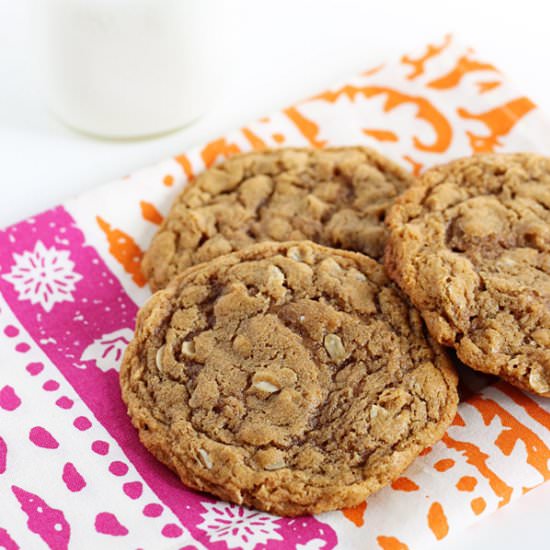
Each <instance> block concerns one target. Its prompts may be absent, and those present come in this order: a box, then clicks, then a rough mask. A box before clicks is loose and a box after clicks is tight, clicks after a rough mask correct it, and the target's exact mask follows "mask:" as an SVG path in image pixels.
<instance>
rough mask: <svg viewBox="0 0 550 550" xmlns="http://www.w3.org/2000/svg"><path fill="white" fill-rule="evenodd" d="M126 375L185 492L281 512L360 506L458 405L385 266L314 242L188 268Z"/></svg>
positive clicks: (148, 310) (161, 298)
mask: <svg viewBox="0 0 550 550" xmlns="http://www.w3.org/2000/svg"><path fill="white" fill-rule="evenodd" d="M120 379H121V386H122V394H123V397H124V401H125V402H126V404H127V405H128V411H129V415H130V417H131V419H132V422H133V423H134V425H135V426H136V428H137V429H138V431H139V436H140V438H141V441H142V442H143V444H144V445H145V446H146V447H147V448H148V449H149V451H150V452H151V453H153V454H154V455H155V456H156V457H157V458H158V459H159V460H161V461H162V462H164V463H165V464H166V465H168V466H169V467H170V468H172V469H173V470H175V471H176V472H177V474H178V475H179V476H180V478H181V480H182V481H183V483H184V484H185V485H187V486H188V487H191V488H194V489H198V490H201V491H207V492H209V493H212V494H214V495H216V496H218V497H220V498H222V499H225V500H229V501H232V502H235V503H238V504H245V505H248V506H252V507H254V508H259V509H262V510H266V511H269V512H274V513H277V514H281V515H300V514H310V513H317V512H322V511H325V510H332V509H335V508H340V507H344V506H353V505H356V504H358V503H360V502H363V501H364V500H365V498H366V497H367V495H369V494H371V493H373V492H374V491H376V490H378V489H380V488H381V487H382V486H384V485H386V484H387V483H389V482H390V481H391V480H392V479H394V478H396V477H397V476H398V475H399V474H400V473H401V472H402V471H403V470H404V469H405V468H406V467H407V465H408V464H409V463H410V462H411V461H412V460H413V459H414V458H415V457H416V456H417V455H418V454H419V453H420V452H421V451H422V450H423V449H424V448H425V447H426V446H428V445H430V444H432V443H433V442H435V441H437V440H438V439H439V438H440V437H441V436H442V435H443V433H444V431H445V429H446V427H447V426H448V425H449V424H450V422H451V421H452V419H453V417H454V415H455V412H456V407H457V400H458V398H457V391H456V384H457V379H456V375H455V372H454V370H453V367H452V365H451V364H450V362H449V360H448V359H447V358H446V356H445V354H444V351H443V348H441V347H440V346H439V345H438V344H436V343H435V342H434V341H431V340H430V339H429V338H426V336H425V327H424V325H423V322H422V320H421V317H420V315H419V314H418V312H417V311H416V310H415V309H414V308H412V307H411V306H409V305H408V302H407V301H406V300H405V299H404V298H403V296H402V294H401V292H400V291H399V290H398V289H397V287H395V286H394V285H393V283H391V282H390V281H389V279H388V278H387V276H386V275H385V273H384V270H383V268H382V266H381V265H380V264H378V263H377V262H375V261H374V260H371V259H370V258H367V257H366V256H363V255H361V254H356V253H352V252H347V251H339V250H335V249H331V248H325V247H322V246H319V245H316V244H314V243H311V242H309V241H299V242H293V243H261V244H258V245H255V246H252V247H248V248H246V249H244V250H242V251H240V252H236V253H233V254H230V255H226V256H221V257H219V258H217V259H215V260H212V261H210V262H208V263H205V264H201V265H198V266H195V267H193V268H191V269H189V270H187V271H186V272H185V273H183V274H182V275H180V276H179V277H178V278H176V279H175V280H174V281H173V282H172V283H171V284H170V285H169V286H168V287H167V288H166V289H165V290H162V291H160V292H158V293H157V294H155V295H154V296H153V297H152V299H151V300H150V301H149V302H148V303H147V305H146V306H145V307H144V308H143V309H142V310H141V311H140V313H139V316H138V323H137V329H136V335H135V338H134V340H133V341H132V342H131V344H130V345H129V347H128V350H127V351H126V354H125V356H124V361H123V365H122V370H121V374H120Z"/></svg>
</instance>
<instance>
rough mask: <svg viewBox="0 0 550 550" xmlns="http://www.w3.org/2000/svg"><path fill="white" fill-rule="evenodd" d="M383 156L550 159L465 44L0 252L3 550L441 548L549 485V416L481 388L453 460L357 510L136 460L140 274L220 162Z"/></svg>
mask: <svg viewBox="0 0 550 550" xmlns="http://www.w3.org/2000/svg"><path fill="white" fill-rule="evenodd" d="M347 144H364V145H370V146H373V147H376V148H377V149H379V150H380V151H382V152H383V153H384V154H386V155H388V156H389V157H391V158H392V159H393V160H395V161H397V162H400V163H402V164H403V165H405V166H407V167H408V168H410V169H411V170H413V171H414V172H415V173H420V172H421V171H422V170H424V169H425V168H427V167H429V166H431V165H433V164H436V163H441V162H444V161H448V160H450V159H453V158H456V157H459V156H464V155H470V154H472V153H482V152H490V151H495V152H501V151H538V152H542V153H544V152H546V153H550V125H549V124H548V122H546V120H545V119H544V118H543V116H542V115H541V113H540V112H539V110H538V109H537V107H536V106H535V105H534V104H533V103H532V102H531V101H530V100H529V99H528V98H527V97H524V96H523V95H521V94H520V93H518V92H517V91H516V90H514V89H513V88H512V87H511V86H510V85H509V84H508V83H507V82H506V80H505V79H504V78H503V75H502V74H501V73H500V72H499V71H498V70H497V69H496V68H495V67H494V66H493V65H492V64H491V63H490V62H488V61H487V60H485V59H483V58H481V57H479V56H478V54H476V53H475V52H474V51H473V50H471V49H469V48H467V47H464V46H462V45H461V44H459V43H457V42H455V41H454V40H453V39H452V38H451V37H450V36H446V37H444V39H442V40H441V42H440V43H437V44H432V45H428V46H427V47H420V48H418V49H417V50H416V51H411V52H408V53H407V54H405V55H403V56H402V57H401V58H397V59H393V60H391V61H389V62H387V63H384V64H381V65H379V66H376V67H367V68H366V70H365V71H364V72H363V73H362V74H360V75H358V76H356V77H355V78H351V79H350V80H348V81H347V82H343V83H340V84H337V85H335V86H334V87H333V88H331V89H330V90H327V91H325V92H323V93H320V94H318V95H316V96H315V97H312V98H310V99H307V100H305V101H301V102H298V103H296V104H295V105H293V106H291V107H289V108H286V109H284V110H282V111H280V112H277V113H275V114H273V115H272V116H269V117H266V118H263V119H261V120H258V121H256V122H253V123H251V124H249V125H248V126H246V127H243V128H241V129H240V130H238V131H236V132H234V133H232V134H230V135H227V136H225V137H222V138H219V139H215V140H213V141H211V142H209V143H205V144H202V145H201V146H200V147H197V148H195V149H192V150H190V151H187V152H186V153H185V154H182V155H180V156H178V157H176V158H172V159H169V160H166V161H164V162H161V163H159V164H158V165H156V166H152V167H150V168H147V169H145V170H142V171H140V172H138V173H136V174H134V175H132V176H130V177H126V178H123V179H120V180H119V181H115V182H113V183H110V184H109V185H106V186H104V187H102V188H99V189H97V190H95V191H93V192H91V193H88V194H86V195H83V196H81V197H80V198H77V199H75V200H71V201H68V202H67V203H65V204H64V205H63V206H58V207H56V208H53V209H51V210H49V211H47V212H44V213H42V214H40V215H37V216H35V217H33V218H29V219H27V220H25V221H23V222H21V223H18V224H16V225H13V226H11V227H8V228H7V229H5V230H4V231H1V232H0V291H1V296H0V355H1V357H2V362H1V366H0V548H4V549H7V550H13V549H16V548H19V547H21V548H24V549H29V548H30V549H40V548H48V547H49V548H51V549H56V550H57V549H59V550H61V549H65V548H78V549H80V548H105V549H108V548H117V549H120V548H128V549H136V548H142V549H162V548H185V549H191V548H200V549H202V548H213V549H216V550H217V549H220V550H223V549H236V548H242V549H244V550H251V549H253V548H261V549H270V550H271V549H285V550H288V549H292V548H296V549H298V550H320V549H330V548H335V547H340V548H382V549H385V550H398V549H399V550H403V549H406V548H426V547H429V546H430V545H431V544H432V543H435V542H436V541H438V540H440V539H443V538H444V537H446V536H447V535H448V534H449V533H451V532H457V531H460V530H461V529H462V528H463V527H464V526H466V525H468V524H470V523H472V522H474V521H476V520H478V519H480V518H482V517H484V516H486V515H487V514H489V513H491V512H492V511H493V510H496V509H497V508H499V507H501V506H504V505H506V504H507V503H508V502H510V501H511V500H513V499H514V498H517V497H519V496H521V495H522V494H524V493H525V492H527V491H529V490H530V489H531V488H533V487H535V486H536V485H538V484H540V483H542V482H544V481H545V480H547V479H548V478H549V477H550V474H549V470H548V460H549V458H550V450H549V443H550V432H549V428H550V400H544V399H540V398H537V397H534V396H533V395H528V394H525V393H522V392H521V391H519V390H517V389H514V388H513V387H511V386H509V385H507V384H505V383H502V382H497V383H494V381H493V382H491V383H490V384H488V383H487V380H486V379H485V378H483V377H476V376H473V377H472V376H470V377H471V378H473V383H469V384H466V387H467V388H469V389H468V390H467V391H465V395H464V396H463V398H464V399H463V401H462V403H461V404H460V406H459V411H458V414H457V416H456V418H455V420H454V422H453V424H452V426H451V427H450V428H449V430H448V431H447V433H446V435H445V436H444V438H443V440H442V441H440V442H438V443H437V444H435V445H434V446H433V447H431V448H428V449H426V450H425V451H424V452H423V453H422V456H421V457H419V458H418V459H417V460H416V461H415V462H414V463H413V464H412V466H410V467H409V468H408V470H407V471H406V472H404V474H403V475H402V476H401V477H400V478H399V479H397V480H395V481H394V482H393V483H392V485H391V486H389V487H386V488H385V489H383V490H382V491H380V492H379V493H377V494H376V495H374V496H372V497H371V498H369V499H368V502H364V503H362V504H360V505H359V506H357V507H355V508H350V509H345V510H342V511H335V512H331V513H326V514H321V515H319V516H315V517H301V518H294V519H288V518H280V517H276V516H272V515H270V514H266V513H263V512H258V511H254V510H250V509H247V508H243V507H240V506H236V505H233V504H228V503H226V502H221V501H218V500H215V499H212V498H209V497H208V496H206V495H204V494H198V493H195V492H192V491H189V490H187V489H185V488H184V487H183V486H182V485H181V483H180V482H179V481H178V480H177V479H176V477H175V476H174V475H173V474H172V473H171V472H170V471H169V470H168V469H167V468H165V467H164V466H162V465H161V464H159V463H158V462H157V461H156V460H155V459H154V458H152V457H151V456H150V455H149V454H148V453H147V451H146V450H145V449H144V448H143V447H142V446H141V445H140V443H139V441H138V438H137V435H136V431H135V430H134V429H133V427H132V426H131V424H130V421H129V419H128V417H127V415H126V411H125V407H124V405H123V403H122V401H121V398H120V391H119V387H118V376H117V371H118V368H119V364H120V360H121V357H122V353H123V351H124V348H125V346H126V345H127V343H128V341H129V340H130V339H131V338H132V332H133V327H134V320H135V316H136V312H137V310H138V307H139V306H140V305H142V304H143V303H144V302H145V300H146V299H147V298H148V296H149V290H148V289H147V286H146V281H145V279H144V277H143V275H142V274H141V272H140V267H139V266H140V259H141V256H142V252H143V250H144V249H145V248H146V247H147V245H148V243H149V241H150V239H151V237H152V235H153V233H154V232H155V230H156V228H157V226H158V224H159V223H160V222H161V221H162V219H163V215H164V214H165V213H166V212H167V210H168V208H169V205H170V203H171V201H172V200H173V198H174V197H175V195H176V194H177V193H179V191H180V190H181V189H182V187H183V186H184V185H186V184H187V183H188V182H189V181H190V180H192V178H193V176H194V174H196V173H197V172H199V171H201V170H203V169H204V168H205V167H208V166H210V165H212V164H213V163H215V162H218V161H220V160H223V158H225V157H227V156H229V155H232V154H234V153H237V152H239V151H247V150H251V149H261V148H264V147H277V146H284V145H297V146H313V147H324V146H329V145H347Z"/></svg>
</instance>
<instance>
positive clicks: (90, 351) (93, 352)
mask: <svg viewBox="0 0 550 550" xmlns="http://www.w3.org/2000/svg"><path fill="white" fill-rule="evenodd" d="M133 335H134V333H133V332H132V331H131V330H130V329H129V328H122V329H120V330H115V332H110V333H109V334H103V335H102V336H100V337H99V338H97V339H95V340H94V341H93V342H92V343H91V344H90V345H89V346H88V347H87V348H86V349H85V350H84V351H83V352H82V355H81V356H80V360H81V361H95V364H96V366H97V368H99V369H101V370H102V371H103V372H106V371H108V370H109V369H116V370H117V371H118V369H119V367H120V361H121V359H122V354H123V353H124V350H125V349H126V346H127V345H128V344H129V343H130V340H131V339H132V337H133Z"/></svg>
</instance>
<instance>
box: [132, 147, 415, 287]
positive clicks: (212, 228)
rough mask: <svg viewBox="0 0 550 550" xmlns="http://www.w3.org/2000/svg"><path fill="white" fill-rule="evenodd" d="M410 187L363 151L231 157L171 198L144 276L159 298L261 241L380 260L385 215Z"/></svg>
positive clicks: (395, 169)
mask: <svg viewBox="0 0 550 550" xmlns="http://www.w3.org/2000/svg"><path fill="white" fill-rule="evenodd" d="M412 181H413V179H412V176H410V175H409V174H408V173H407V172H406V171H404V170H403V169H401V168H400V167H399V166H397V165H396V164H394V163H393V162H392V161H390V160H388V159H386V158H384V157H383V156H381V155H379V154H378V153H376V152H375V151H372V150H370V149H366V148H361V147H342V148H335V149H325V150H315V149H277V150H272V151H262V152H253V153H247V154H244V155H239V156H235V157H232V158H230V159H229V160H227V161H226V162H225V163H224V164H221V165H219V166H216V167H215V168H211V169H210V170H207V171H206V172H204V173H202V174H201V175H200V176H199V177H198V178H197V179H196V181H195V182H193V183H192V184H191V185H189V186H187V187H186V188H185V189H184V190H183V192H182V193H181V194H180V195H179V196H178V197H177V198H176V200H175V203H174V205H173V206H172V209H171V211H170V213H169V215H168V217H167V218H166V220H165V221H164V223H163V224H162V226H161V227H160V229H159V231H158V233H157V234H156V236H155V237H154V239H153V241H152V243H151V246H150V248H149V250H148V252H147V253H146V254H145V257H144V260H143V265H142V268H143V272H144V274H145V276H146V277H147V279H148V280H149V284H150V286H151V288H152V289H153V290H158V289H159V288H163V287H164V286H166V284H167V283H168V282H169V281H170V279H171V278H172V277H174V276H175V275H177V274H178V273H181V272H182V271H183V270H184V269H186V268H188V267H189V266H191V265H194V264H197V263H201V262H205V261H208V260H211V259H212V258H215V257H217V256H220V255H222V254H227V253H229V252H233V251H235V250H240V249H241V248H244V247H245V246H248V245H251V244H256V243H258V242H261V241H288V240H302V239H308V240H311V241H314V242H317V243H319V244H323V245H326V246H333V247H336V248H345V249H349V250H355V251H358V252H363V253H365V254H368V255H370V256H372V257H374V258H379V257H380V256H381V255H382V254H383V249H384V244H385V233H386V230H385V227H384V216H385V213H386V209H387V208H388V206H389V205H390V204H391V203H392V202H393V200H394V198H395V197H396V196H398V195H399V194H400V193H401V192H402V191H404V190H405V189H406V188H407V187H408V186H409V185H410V184H411V182H412Z"/></svg>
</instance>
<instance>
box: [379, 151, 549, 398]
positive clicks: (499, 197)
mask: <svg viewBox="0 0 550 550" xmlns="http://www.w3.org/2000/svg"><path fill="white" fill-rule="evenodd" d="M387 221H388V226H389V228H390V237H389V241H388V247H387V251H386V256H385V263H386V267H387V270H388V273H389V274H390V276H391V277H392V278H393V279H394V280H395V281H396V282H397V283H398V284H399V286H400V287H401V288H402V289H403V290H404V291H405V292H406V293H407V294H408V296H409V297H410V299H411V301H412V302H413V304H414V305H415V306H416V307H417V308H418V309H419V310H420V312H421V313H422V315H423V317H424V319H425V321H426V323H427V325H428V329H429V331H430V333H431V334H432V335H433V336H434V337H435V338H436V340H437V341H438V342H440V343H442V344H445V345H447V346H452V347H453V348H455V349H456V352H457V355H458V357H459V358H460V359H461V360H462V361H463V362H464V363H465V364H466V365H469V366H470V367H472V368H474V369H477V370H479V371H482V372H486V373H491V374H496V375H498V376H501V377H502V378H504V379H505V380H507V381H508V382H510V383H512V384H514V385H516V386H518V387H520V388H523V389H525V390H529V391H532V392H535V393H537V394H539V395H545V396H550V349H549V346H550V309H549V308H550V255H549V250H550V159H548V158H544V157H541V156H537V155H533V154H508V155H506V154H502V155H479V156H474V157H472V158H467V159H461V160H458V161H455V162H451V163H450V164H447V165H444V166H439V167H436V168H433V169H431V170H429V171H427V172H426V173H425V174H424V175H423V177H422V178H421V180H420V184H419V185H418V186H414V187H413V188H411V189H410V190H409V191H408V192H406V193H405V194H404V195H403V196H402V197H401V198H400V199H399V200H398V201H397V204H396V205H395V206H394V207H393V208H392V209H391V211H390V213H389V215H388V219H387Z"/></svg>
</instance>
